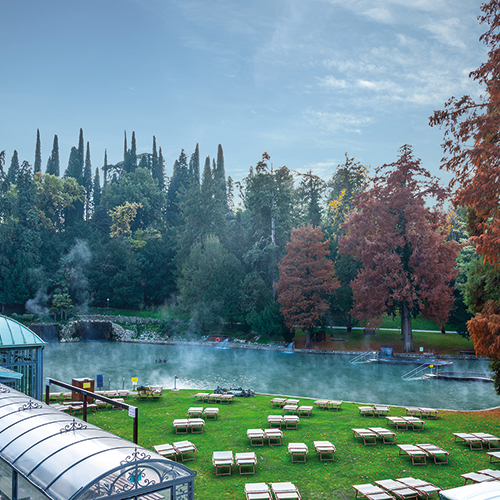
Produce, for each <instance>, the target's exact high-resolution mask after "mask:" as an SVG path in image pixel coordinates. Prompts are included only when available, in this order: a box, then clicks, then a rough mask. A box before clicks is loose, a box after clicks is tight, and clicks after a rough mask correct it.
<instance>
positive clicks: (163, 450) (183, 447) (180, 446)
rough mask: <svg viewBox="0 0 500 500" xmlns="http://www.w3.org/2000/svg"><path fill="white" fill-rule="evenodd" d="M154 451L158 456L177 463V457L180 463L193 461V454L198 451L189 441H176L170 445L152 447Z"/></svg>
mask: <svg viewBox="0 0 500 500" xmlns="http://www.w3.org/2000/svg"><path fill="white" fill-rule="evenodd" d="M154 450H155V451H156V453H158V455H161V456H163V457H166V458H170V460H175V461H177V457H179V458H180V459H181V462H185V461H187V460H194V459H195V454H196V452H197V451H198V450H197V449H196V446H195V445H194V444H193V443H191V441H178V442H176V443H172V444H160V445H157V446H154Z"/></svg>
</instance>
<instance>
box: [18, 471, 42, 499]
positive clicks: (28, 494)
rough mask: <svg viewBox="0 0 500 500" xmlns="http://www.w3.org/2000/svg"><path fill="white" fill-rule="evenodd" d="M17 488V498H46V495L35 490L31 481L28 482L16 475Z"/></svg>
mask: <svg viewBox="0 0 500 500" xmlns="http://www.w3.org/2000/svg"><path fill="white" fill-rule="evenodd" d="M18 477H19V479H18V485H17V487H18V489H17V498H18V499H19V500H47V498H48V497H47V496H45V494H44V493H42V492H41V491H40V490H37V489H36V488H35V487H34V486H33V485H32V484H31V483H28V481H26V479H24V478H23V477H21V476H18Z"/></svg>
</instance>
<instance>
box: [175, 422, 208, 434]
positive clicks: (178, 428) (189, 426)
mask: <svg viewBox="0 0 500 500" xmlns="http://www.w3.org/2000/svg"><path fill="white" fill-rule="evenodd" d="M204 427H205V420H203V419H202V418H176V419H175V420H174V429H175V433H176V434H187V433H188V432H191V433H193V434H201V433H202V432H203V428H204Z"/></svg>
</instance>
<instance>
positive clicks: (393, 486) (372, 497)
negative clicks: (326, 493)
mask: <svg viewBox="0 0 500 500" xmlns="http://www.w3.org/2000/svg"><path fill="white" fill-rule="evenodd" d="M353 488H354V489H355V490H356V495H355V498H358V496H362V497H365V498H367V499H368V500H389V499H391V498H392V499H393V498H396V497H397V498H400V499H402V500H409V499H411V498H414V499H417V498H418V497H419V496H425V498H426V499H428V498H429V495H432V494H433V493H436V494H439V492H440V491H441V488H439V487H437V486H435V485H434V484H432V483H429V482H428V481H423V480H421V479H414V478H413V477H404V478H401V479H396V480H393V479H384V480H381V481H375V485H373V484H355V485H353Z"/></svg>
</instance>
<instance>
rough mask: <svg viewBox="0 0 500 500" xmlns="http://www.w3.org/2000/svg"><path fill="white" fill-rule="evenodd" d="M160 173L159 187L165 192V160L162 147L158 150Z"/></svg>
mask: <svg viewBox="0 0 500 500" xmlns="http://www.w3.org/2000/svg"><path fill="white" fill-rule="evenodd" d="M158 172H159V174H160V177H159V179H158V187H159V188H160V189H161V190H163V189H165V160H164V159H163V154H162V152H161V147H160V148H159V150H158Z"/></svg>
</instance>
